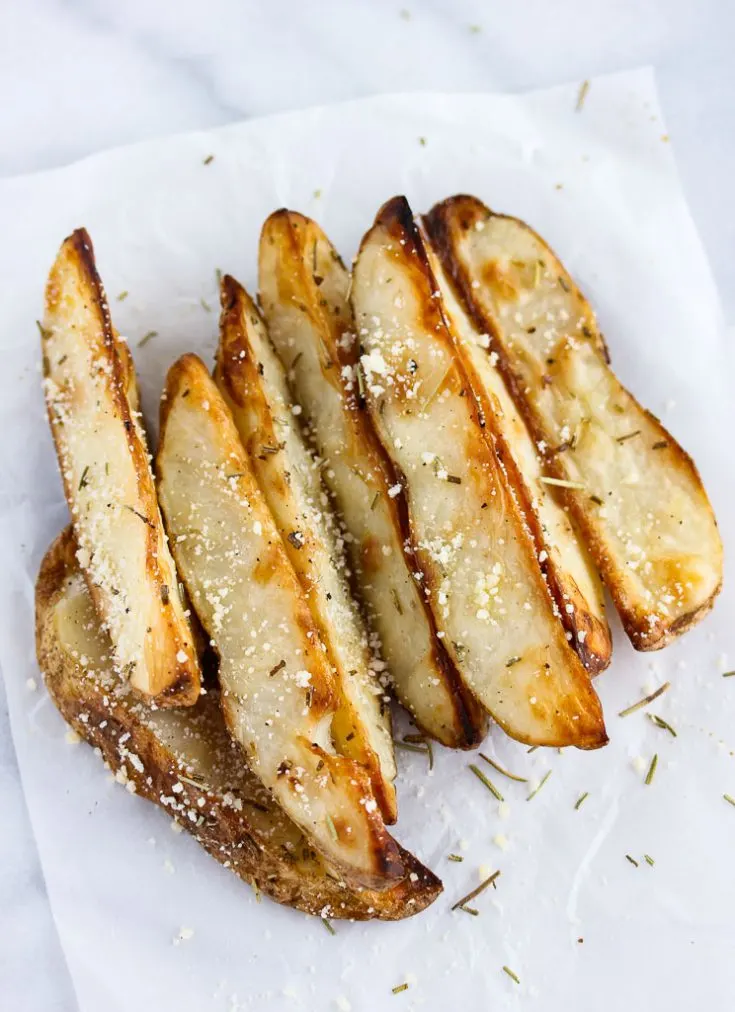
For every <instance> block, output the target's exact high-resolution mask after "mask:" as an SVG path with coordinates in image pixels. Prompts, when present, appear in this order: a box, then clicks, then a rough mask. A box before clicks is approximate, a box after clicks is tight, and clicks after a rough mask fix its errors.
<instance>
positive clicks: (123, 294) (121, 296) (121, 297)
mask: <svg viewBox="0 0 735 1012" xmlns="http://www.w3.org/2000/svg"><path fill="white" fill-rule="evenodd" d="M129 294H130V292H128V290H127V289H126V290H125V291H124V292H120V294H119V295H118V297H117V301H118V302H124V301H125V300H126V299H127V297H128V295H129Z"/></svg>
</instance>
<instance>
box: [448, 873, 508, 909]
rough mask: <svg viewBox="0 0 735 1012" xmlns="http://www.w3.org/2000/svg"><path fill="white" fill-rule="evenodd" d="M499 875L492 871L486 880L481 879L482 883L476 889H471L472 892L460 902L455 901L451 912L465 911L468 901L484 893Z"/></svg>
mask: <svg viewBox="0 0 735 1012" xmlns="http://www.w3.org/2000/svg"><path fill="white" fill-rule="evenodd" d="M499 875H500V872H499V871H494V872H493V873H492V875H488V877H487V878H486V879H483V881H482V882H480V884H479V886H477V888H476V889H473V890H472V892H469V893H467V895H466V896H463V897H462V899H461V900H457V902H456V903H455V904H454V906H453V907H452V910H463V909H465V904H466V903H469V901H470V900H473V899H474V898H475V897H476V896H479V895H480V893H484V892H485V890H486V889H487V887H488V886H489V885H492V884H493V883H494V882H495V879H496V878H497V877H498V876H499Z"/></svg>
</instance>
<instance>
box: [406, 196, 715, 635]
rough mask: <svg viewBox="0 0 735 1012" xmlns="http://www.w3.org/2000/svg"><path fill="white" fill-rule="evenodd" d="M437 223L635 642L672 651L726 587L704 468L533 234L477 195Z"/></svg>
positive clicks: (452, 271) (434, 215)
mask: <svg viewBox="0 0 735 1012" xmlns="http://www.w3.org/2000/svg"><path fill="white" fill-rule="evenodd" d="M426 228H427V230H428V232H429V235H430V236H431V240H432V243H433V244H434V248H435V249H436V252H437V254H438V256H439V259H440V260H441V262H442V264H443V266H444V269H445V271H446V273H447V274H448V275H449V276H450V277H451V278H452V281H453V283H454V285H455V288H456V290H457V292H458V294H459V296H460V298H461V300H462V302H463V304H464V308H465V309H466V311H467V312H468V313H469V315H470V316H471V317H472V319H473V320H474V322H475V325H476V326H477V327H478V329H479V330H480V331H481V332H483V333H486V334H487V335H488V336H489V337H490V340H491V347H490V350H492V351H493V352H494V353H495V355H496V356H497V366H498V369H499V371H500V372H501V374H502V375H503V378H504V380H505V382H506V384H507V386H508V388H509V389H510V391H511V392H512V394H513V397H514V399H515V402H516V405H517V407H518V409H519V411H520V412H521V414H522V415H523V416H524V418H525V420H526V422H527V424H528V427H529V429H530V431H531V434H532V436H533V438H534V439H535V440H536V442H537V445H538V446H539V448H540V450H541V451H542V453H543V455H544V475H543V476H542V478H541V480H542V481H544V482H546V483H547V484H553V483H556V486H557V488H559V489H560V490H561V493H562V495H563V497H564V502H565V504H566V505H567V506H568V507H569V511H570V514H571V516H572V517H573V519H574V520H575V522H576V524H577V525H578V527H579V529H580V530H581V531H582V533H583V535H584V537H585V538H586V540H587V544H588V546H589V549H590V552H591V554H592V557H593V558H594V560H595V562H596V564H597V566H598V567H599V569H600V572H601V574H602V577H603V579H604V581H605V583H606V584H607V586H608V589H609V590H610V594H611V595H612V598H613V600H614V602H615V605H616V607H617V609H618V611H619V613H620V617H621V619H622V622H623V625H624V627H625V630H626V632H627V633H628V636H629V637H630V639H631V641H632V643H633V645H634V646H635V647H636V648H637V649H638V650H656V649H659V648H660V647H663V646H666V644H667V643H669V642H671V640H672V639H673V638H674V637H676V636H677V635H679V634H680V633H682V632H684V631H685V630H686V629H688V628H690V627H691V626H692V625H694V624H695V623H696V622H698V621H699V620H700V619H701V618H702V617H703V616H704V615H705V614H706V613H707V612H708V611H709V610H710V608H711V607H712V605H713V603H714V599H715V597H716V596H717V593H718V591H719V589H720V585H721V583H722V543H721V540H720V536H719V533H718V531H717V524H716V521H715V518H714V514H713V512H712V508H711V506H710V503H709V500H708V499H707V495H706V493H705V491H704V488H703V487H702V483H701V480H700V478H699V474H698V473H697V469H696V467H695V466H694V463H693V461H692V460H691V458H690V457H689V456H688V455H687V454H686V453H685V452H684V450H682V448H681V447H680V446H679V444H678V443H677V442H676V440H675V439H674V438H673V437H672V436H671V435H670V434H669V433H668V432H667V431H666V429H665V428H664V427H663V426H662V425H661V423H660V422H659V421H658V419H657V418H655V417H654V416H653V415H652V414H651V413H650V412H649V411H646V410H645V409H644V408H642V407H641V406H640V404H638V402H637V401H636V400H635V398H634V397H632V396H631V394H630V393H628V391H627V390H626V389H625V388H624V387H623V386H622V385H621V384H620V382H619V380H618V379H617V377H616V376H615V374H614V373H613V372H612V370H611V369H610V368H609V366H608V362H609V357H608V354H607V348H606V346H605V342H604V340H603V338H602V336H601V334H600V332H599V330H598V328H597V323H596V320H595V317H594V314H593V312H592V310H591V309H590V306H589V304H588V303H587V301H586V300H585V299H584V297H583V296H582V294H581V292H580V291H579V289H578V288H577V287H576V285H575V284H574V282H573V281H572V279H571V277H570V276H569V275H568V274H567V272H566V270H565V269H564V266H563V265H562V263H561V262H560V261H559V260H558V259H557V257H556V256H555V254H554V253H553V252H552V250H551V249H550V248H549V247H548V246H547V245H546V243H545V242H544V241H543V240H542V239H541V238H540V237H539V236H538V235H536V233H535V232H533V230H532V229H530V228H529V227H528V226H527V225H525V224H524V223H523V222H521V221H519V220H518V219H516V218H510V217H506V216H505V215H499V214H494V213H493V212H491V211H489V210H488V209H487V208H486V207H485V206H484V204H482V203H481V202H480V201H479V200H476V199H475V198H474V197H453V198H451V199H449V200H446V201H444V202H443V203H442V204H438V205H437V206H436V207H435V208H433V210H432V211H431V213H430V214H429V215H428V216H427V218H426Z"/></svg>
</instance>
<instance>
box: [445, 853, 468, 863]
mask: <svg viewBox="0 0 735 1012" xmlns="http://www.w3.org/2000/svg"><path fill="white" fill-rule="evenodd" d="M447 861H457V862H460V861H464V858H463V857H462V855H461V854H450V855H449V857H448V858H447Z"/></svg>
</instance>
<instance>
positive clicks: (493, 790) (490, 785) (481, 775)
mask: <svg viewBox="0 0 735 1012" xmlns="http://www.w3.org/2000/svg"><path fill="white" fill-rule="evenodd" d="M469 768H470V769H471V770H472V772H473V773H474V774H475V776H476V777H477V779H478V780H481V781H482V783H483V784H484V785H485V786H486V787H487V789H488V790H489V791H490V793H491V794H493V795H494V796H495V797H496V798H497V799H498V801H505V798H504V797H503V795H502V794H501V793H500V791H499V790H498V788H497V787H496V786H495V784H494V783H493V782H492V780H490V779H489V778H488V777H486V776H485V774H484V773H483V772H482V770H481V769H480V768H479V767H478V766H475V764H474V763H470V767H469Z"/></svg>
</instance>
